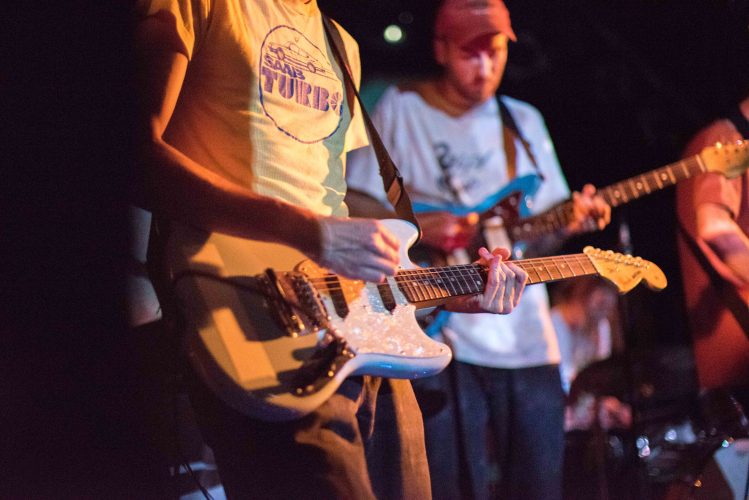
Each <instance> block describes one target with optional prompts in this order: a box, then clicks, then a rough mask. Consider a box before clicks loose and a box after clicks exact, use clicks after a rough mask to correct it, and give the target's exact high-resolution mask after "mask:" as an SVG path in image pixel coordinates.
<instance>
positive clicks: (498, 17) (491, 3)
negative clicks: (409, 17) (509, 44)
mask: <svg viewBox="0 0 749 500" xmlns="http://www.w3.org/2000/svg"><path fill="white" fill-rule="evenodd" d="M434 32H435V35H436V36H437V37H438V38H447V39H449V40H452V41H454V42H455V43H457V44H458V45H462V44H464V43H467V42H469V41H471V40H473V39H474V38H476V37H479V36H482V35H487V34H496V33H504V34H505V35H507V37H508V38H509V39H510V40H512V41H513V42H515V41H517V37H516V36H515V32H514V31H512V25H511V24H510V11H508V10H507V7H506V6H505V4H504V2H503V1H502V0H444V2H443V3H442V5H441V6H440V9H439V11H438V12H437V20H436V22H435V29H434Z"/></svg>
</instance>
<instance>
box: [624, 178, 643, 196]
mask: <svg viewBox="0 0 749 500" xmlns="http://www.w3.org/2000/svg"><path fill="white" fill-rule="evenodd" d="M627 183H628V184H629V187H630V189H631V190H632V199H637V198H639V197H640V192H639V191H638V190H637V186H635V181H634V179H631V178H630V179H629V180H628V181H627Z"/></svg>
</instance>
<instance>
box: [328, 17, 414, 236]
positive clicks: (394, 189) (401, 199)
mask: <svg viewBox="0 0 749 500" xmlns="http://www.w3.org/2000/svg"><path fill="white" fill-rule="evenodd" d="M322 20H323V27H324V28H325V34H326V35H327V37H328V41H329V42H330V46H331V49H332V51H333V56H334V57H335V59H336V62H337V63H338V66H339V67H340V68H341V72H342V73H343V81H344V84H345V87H346V96H347V97H348V98H349V101H348V102H349V109H350V111H351V117H352V118H353V116H354V106H353V103H354V101H353V99H351V95H352V94H353V95H354V96H355V97H356V99H357V100H358V101H359V106H360V107H361V112H362V118H363V119H364V125H365V126H366V128H367V133H368V134H369V140H370V141H371V142H372V147H373V148H374V152H375V156H376V157H377V163H378V164H379V165H380V176H381V177H382V185H383V187H384V188H385V192H386V193H387V197H388V200H389V201H390V204H391V205H393V208H395V213H396V214H398V217H400V218H401V219H404V220H407V221H408V222H410V223H411V224H413V225H414V226H416V228H417V229H418V230H419V237H421V227H420V226H419V223H418V221H417V220H416V216H415V215H414V212H413V207H412V206H411V199H410V198H409V197H408V193H407V192H406V190H405V189H404V187H403V177H401V174H400V172H399V171H398V167H396V166H395V163H393V160H392V158H390V154H388V152H387V149H386V148H385V145H384V144H383V142H382V139H381V138H380V134H378V133H377V130H376V129H375V126H374V124H373V123H372V120H371V119H370V118H369V114H367V110H366V109H365V108H364V104H363V103H362V100H361V96H360V95H359V91H358V90H356V85H354V80H353V78H352V76H351V69H350V68H349V65H348V59H347V58H346V57H345V54H346V48H345V46H344V44H343V39H342V38H341V33H340V32H339V31H338V28H337V27H336V25H335V23H333V22H332V21H331V19H330V18H329V17H328V16H326V15H325V14H323V15H322Z"/></svg>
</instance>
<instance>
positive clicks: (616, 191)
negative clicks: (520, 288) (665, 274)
mask: <svg viewBox="0 0 749 500" xmlns="http://www.w3.org/2000/svg"><path fill="white" fill-rule="evenodd" d="M705 170H706V169H705V167H704V165H703V164H702V162H701V160H700V157H699V155H695V156H691V157H689V158H686V159H684V160H681V161H678V162H675V163H671V164H669V165H666V166H665V167H661V168H657V169H655V170H651V171H650V172H646V173H644V174H640V175H636V176H635V177H630V178H629V179H625V180H623V181H620V182H617V183H616V184H612V185H610V186H607V187H604V188H601V189H599V190H598V194H599V195H600V196H601V197H602V198H603V199H604V200H605V201H606V203H608V204H609V205H611V206H612V207H618V206H619V205H622V204H624V203H628V202H630V201H632V200H636V199H637V198H640V197H641V196H645V195H647V194H650V193H653V192H655V191H659V190H661V189H663V188H666V187H669V186H673V185H674V184H676V183H677V182H680V181H683V180H686V179H689V178H690V177H694V176H695V175H698V174H701V173H703V172H705ZM572 217H573V211H572V202H571V201H565V202H563V203H560V204H559V205H556V206H554V207H552V208H550V209H549V210H547V211H545V212H543V213H540V214H538V215H534V216H532V217H526V218H523V219H520V220H518V221H517V223H515V224H514V225H513V226H512V227H510V228H509V229H510V235H511V236H512V238H513V240H515V241H518V240H527V239H532V238H536V237H539V236H542V235H544V234H549V233H552V232H554V231H557V230H559V229H561V228H563V227H565V226H567V225H568V224H569V223H570V222H571V220H572Z"/></svg>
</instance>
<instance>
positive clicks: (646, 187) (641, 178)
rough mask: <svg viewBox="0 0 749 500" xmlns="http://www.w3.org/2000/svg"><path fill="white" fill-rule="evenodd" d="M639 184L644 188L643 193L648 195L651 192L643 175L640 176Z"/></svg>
mask: <svg viewBox="0 0 749 500" xmlns="http://www.w3.org/2000/svg"><path fill="white" fill-rule="evenodd" d="M640 182H642V185H643V186H645V191H646V192H647V193H648V194H650V193H651V191H652V188H651V187H650V184H649V183H648V180H647V178H646V177H645V175H640Z"/></svg>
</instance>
